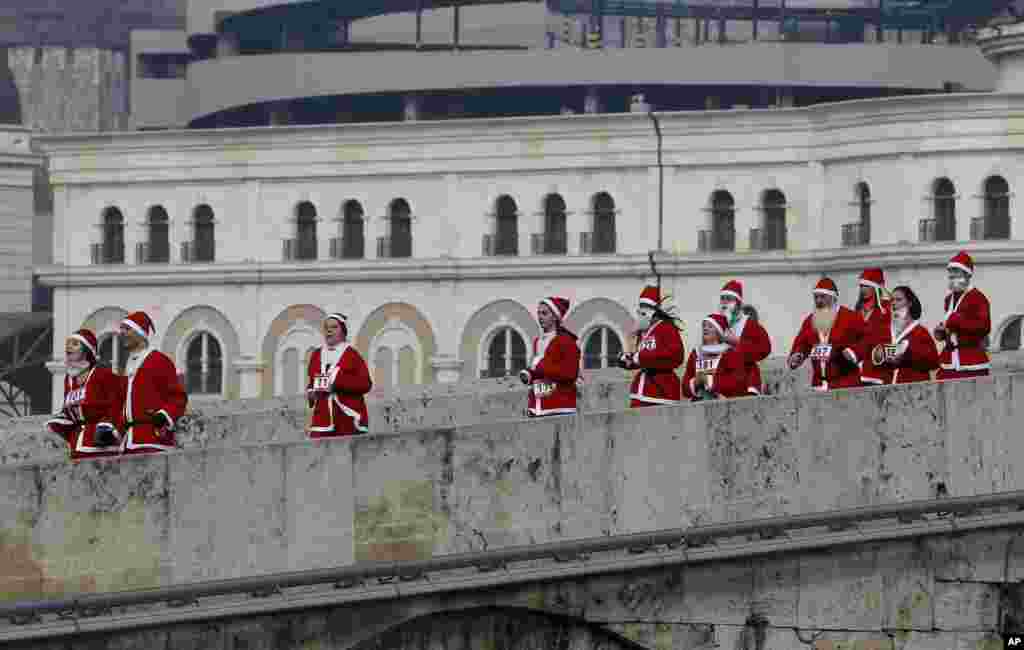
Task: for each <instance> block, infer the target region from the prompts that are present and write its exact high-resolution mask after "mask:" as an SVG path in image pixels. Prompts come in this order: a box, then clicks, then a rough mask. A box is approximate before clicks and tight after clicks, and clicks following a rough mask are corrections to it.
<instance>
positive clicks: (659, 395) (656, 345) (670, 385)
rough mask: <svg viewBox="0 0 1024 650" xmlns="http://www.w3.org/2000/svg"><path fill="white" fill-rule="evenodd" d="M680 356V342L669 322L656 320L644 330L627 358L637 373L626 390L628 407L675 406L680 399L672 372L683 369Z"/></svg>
mask: <svg viewBox="0 0 1024 650" xmlns="http://www.w3.org/2000/svg"><path fill="white" fill-rule="evenodd" d="M683 353H684V350H683V339H682V337H681V336H679V330H678V329H676V326H675V325H674V324H673V323H672V322H670V321H667V320H659V321H657V322H655V323H654V324H653V325H651V326H650V327H648V328H647V331H645V332H644V333H643V334H642V335H641V337H640V342H639V344H638V345H637V351H636V352H634V353H633V354H632V355H631V357H632V361H633V363H634V364H635V365H636V366H638V367H639V368H640V372H638V373H637V374H636V376H635V377H633V383H632V385H631V386H630V389H629V396H630V398H631V399H632V401H631V402H630V404H631V405H633V406H638V405H640V404H677V403H678V402H679V401H680V399H681V398H682V395H681V390H680V385H679V375H677V374H676V368H678V367H679V366H681V365H683V358H684V357H683Z"/></svg>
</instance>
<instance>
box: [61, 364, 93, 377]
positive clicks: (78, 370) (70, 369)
mask: <svg viewBox="0 0 1024 650" xmlns="http://www.w3.org/2000/svg"><path fill="white" fill-rule="evenodd" d="M64 365H65V367H66V369H67V370H66V371H67V374H69V375H71V376H72V377H78V376H80V375H81V374H82V373H84V372H85V371H86V370H88V369H89V362H88V361H66V362H65V363H64Z"/></svg>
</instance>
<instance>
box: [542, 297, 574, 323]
mask: <svg viewBox="0 0 1024 650" xmlns="http://www.w3.org/2000/svg"><path fill="white" fill-rule="evenodd" d="M540 304H542V305H547V306H548V308H549V309H550V310H551V311H552V312H554V314H555V316H556V317H557V318H558V320H560V321H561V320H565V315H566V314H568V313H569V299H568V298H561V297H559V296H548V297H547V298H544V299H543V300H541V301H540Z"/></svg>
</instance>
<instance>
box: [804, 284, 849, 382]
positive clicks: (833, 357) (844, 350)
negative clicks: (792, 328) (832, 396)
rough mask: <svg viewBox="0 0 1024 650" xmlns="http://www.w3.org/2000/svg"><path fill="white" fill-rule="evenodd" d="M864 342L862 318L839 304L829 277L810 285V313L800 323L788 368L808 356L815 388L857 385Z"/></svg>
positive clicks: (837, 293) (836, 290)
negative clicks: (811, 291) (812, 285)
mask: <svg viewBox="0 0 1024 650" xmlns="http://www.w3.org/2000/svg"><path fill="white" fill-rule="evenodd" d="M863 341H864V319H863V318H861V316H860V315H859V314H857V313H855V312H854V311H853V310H851V309H848V308H846V307H844V306H842V305H840V304H839V289H837V288H836V283H835V282H833V281H832V279H831V278H822V279H821V280H819V281H818V284H817V286H815V287H814V313H812V314H809V315H808V316H807V318H805V319H804V322H803V324H802V325H801V326H800V332H799V333H798V334H797V335H796V339H794V340H793V347H792V348H791V350H790V352H789V367H790V368H791V369H796V368H799V367H800V365H801V364H802V363H803V362H804V361H805V360H806V359H807V358H808V357H810V359H811V372H812V373H813V374H812V376H811V387H812V388H814V389H815V390H831V389H834V388H853V387H857V386H860V385H861V384H860V368H859V366H858V364H859V363H860V357H859V354H858V350H859V349H860V348H861V346H862V345H863Z"/></svg>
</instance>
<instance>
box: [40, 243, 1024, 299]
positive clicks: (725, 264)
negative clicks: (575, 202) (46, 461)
mask: <svg viewBox="0 0 1024 650" xmlns="http://www.w3.org/2000/svg"><path fill="white" fill-rule="evenodd" d="M965 247H966V248H969V250H970V252H971V255H972V257H973V258H974V259H975V263H976V264H977V265H978V266H979V267H980V268H981V269H982V270H983V269H984V267H985V266H986V265H996V264H1024V242H1017V241H999V242H995V241H978V242H970V243H969V244H966V245H965V243H964V242H950V243H948V244H947V243H943V244H901V245H893V246H873V247H869V248H847V249H830V250H814V251H800V252H753V253H729V254H720V255H716V254H699V255H697V254H692V255H671V254H668V253H660V254H656V255H655V262H656V264H657V268H658V271H659V273H661V274H662V275H663V276H666V277H688V276H725V275H730V276H731V275H739V276H745V275H754V274H760V275H764V274H794V273H795V274H807V275H818V274H822V273H843V272H853V271H860V270H862V269H864V268H866V267H874V266H878V267H883V268H885V269H887V270H889V269H892V270H896V269H907V268H911V269H913V268H922V267H933V268H934V267H940V268H944V267H945V265H946V263H947V262H948V261H949V258H950V257H952V255H954V254H955V253H956V252H957V251H959V250H962V249H963V248H965ZM35 273H36V274H38V276H39V281H40V283H41V284H43V285H44V286H50V287H60V288H89V287H132V288H136V289H137V288H139V287H162V286H210V285H214V286H231V285H235V286H237V285H266V284H303V285H308V284H330V283H337V282H417V281H436V280H448V281H460V280H462V281H468V280H506V279H508V280H551V279H552V278H555V277H557V278H559V279H595V278H622V277H631V278H650V277H651V269H650V265H649V262H648V259H647V255H617V256H600V257H597V256H570V257H563V258H559V259H557V260H553V259H551V258H550V257H547V256H545V257H523V258H475V259H474V258H467V259H459V260H456V259H443V258H442V259H438V258H434V259H415V258H413V259H408V260H393V259H386V260H366V261H359V262H354V261H318V262H312V263H309V264H296V263H285V262H280V263H260V262H252V263H237V264H235V263H224V264H206V265H201V264H189V265H181V264H179V265H175V264H169V265H160V266H158V265H142V266H131V265H125V266H75V267H64V266H41V267H37V268H36V269H35Z"/></svg>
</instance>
